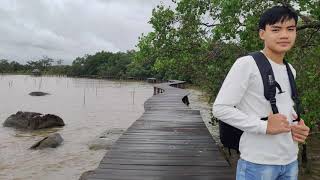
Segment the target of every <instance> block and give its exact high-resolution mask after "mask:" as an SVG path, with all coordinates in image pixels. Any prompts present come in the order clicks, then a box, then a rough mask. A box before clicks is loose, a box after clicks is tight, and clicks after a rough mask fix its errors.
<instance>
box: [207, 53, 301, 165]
mask: <svg viewBox="0 0 320 180" xmlns="http://www.w3.org/2000/svg"><path fill="white" fill-rule="evenodd" d="M269 62H270V63H271V66H272V69H273V72H274V76H275V80H276V81H277V82H278V83H279V84H280V86H281V88H282V90H283V91H285V92H284V93H281V94H278V89H277V94H276V100H277V107H278V109H279V113H281V114H283V115H285V116H287V118H288V121H289V123H292V120H293V116H292V114H293V113H295V112H294V110H293V105H294V103H293V101H292V99H291V89H290V82H289V78H288V74H287V70H286V66H285V65H284V64H277V63H275V62H273V61H271V60H270V59H269ZM290 68H291V70H292V73H293V75H294V77H295V76H296V71H295V70H294V68H293V67H292V66H291V65H290ZM212 112H213V115H214V116H215V117H216V118H218V119H220V120H221V121H223V122H225V123H227V124H230V125H232V126H234V127H237V128H239V129H241V130H243V131H244V133H243V134H242V136H241V139H240V143H239V151H240V153H241V154H240V157H241V158H242V159H244V160H247V161H249V162H253V163H258V164H270V165H286V164H289V163H291V162H293V161H295V160H296V159H297V154H298V144H297V143H296V142H294V141H293V139H292V136H291V132H289V133H281V134H277V135H269V134H266V129H267V121H262V120H260V118H262V117H267V116H268V115H269V114H270V113H271V112H272V109H271V105H270V102H269V101H267V99H266V98H265V97H264V87H263V81H262V78H261V75H260V72H259V69H258V66H257V64H256V62H255V61H254V59H253V57H252V56H244V57H241V58H239V59H237V60H236V62H235V63H234V64H233V66H232V68H231V69H230V71H229V73H228V75H227V77H226V79H225V80H224V82H223V85H222V87H221V89H220V91H219V93H218V96H217V98H216V100H215V102H214V104H213V109H212Z"/></svg>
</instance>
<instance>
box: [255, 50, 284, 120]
mask: <svg viewBox="0 0 320 180" xmlns="http://www.w3.org/2000/svg"><path fill="white" fill-rule="evenodd" d="M250 55H251V56H252V57H253V59H254V61H255V62H256V64H257V66H258V68H259V71H260V74H261V77H262V81H263V87H264V97H265V98H266V99H267V100H268V101H269V102H270V104H271V109H272V112H273V114H277V113H279V110H278V107H277V105H276V102H277V101H276V98H275V97H276V86H277V84H278V83H276V81H275V78H274V74H273V70H272V67H271V64H270V62H269V61H268V59H267V57H266V56H265V55H264V54H263V53H262V52H253V53H250ZM279 91H280V92H282V90H281V88H280V89H279Z"/></svg>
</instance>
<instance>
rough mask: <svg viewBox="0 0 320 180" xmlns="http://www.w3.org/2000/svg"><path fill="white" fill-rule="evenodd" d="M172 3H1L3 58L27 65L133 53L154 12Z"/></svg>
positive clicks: (73, 0)
mask: <svg viewBox="0 0 320 180" xmlns="http://www.w3.org/2000/svg"><path fill="white" fill-rule="evenodd" d="M160 2H163V3H164V4H166V5H169V4H171V3H170V2H171V0H0V22H1V23H0V59H9V60H15V61H18V62H20V63H25V62H26V61H29V60H38V59H39V58H41V57H42V56H49V57H51V58H53V59H59V58H61V59H63V60H64V61H65V63H67V64H70V63H71V62H72V60H74V59H75V58H76V57H79V56H80V57H82V56H83V55H85V54H94V53H96V52H97V51H101V50H104V51H111V52H118V51H126V50H130V49H134V48H135V45H136V44H137V42H138V37H139V36H140V35H141V33H147V32H150V31H152V28H151V25H150V24H148V21H149V20H150V17H151V13H152V9H153V8H154V7H155V6H156V5H158V4H160Z"/></svg>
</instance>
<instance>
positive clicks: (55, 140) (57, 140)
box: [30, 133, 63, 149]
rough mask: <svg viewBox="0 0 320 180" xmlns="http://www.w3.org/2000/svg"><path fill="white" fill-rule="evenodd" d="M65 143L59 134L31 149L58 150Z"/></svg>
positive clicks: (47, 138)
mask: <svg viewBox="0 0 320 180" xmlns="http://www.w3.org/2000/svg"><path fill="white" fill-rule="evenodd" d="M62 142H63V138H62V137H61V135H60V134H59V133H54V134H51V135H49V136H48V137H45V138H44V139H42V140H40V141H39V142H37V143H35V144H34V145H32V146H31V147H30V149H43V148H56V147H58V146H59V145H60V144H61V143H62Z"/></svg>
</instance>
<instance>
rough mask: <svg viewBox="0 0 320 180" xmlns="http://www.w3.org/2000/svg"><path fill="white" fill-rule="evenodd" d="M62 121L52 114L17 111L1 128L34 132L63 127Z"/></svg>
mask: <svg viewBox="0 0 320 180" xmlns="http://www.w3.org/2000/svg"><path fill="white" fill-rule="evenodd" d="M64 125H65V124H64V122H63V120H62V119H61V118H60V117H59V116H56V115H53V114H46V115H43V114H40V113H36V112H22V111H18V112H17V113H16V114H13V115H11V116H9V117H8V118H7V119H6V120H5V122H4V123H3V126H5V127H14V128H19V129H28V130H36V129H43V128H51V127H58V126H64Z"/></svg>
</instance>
